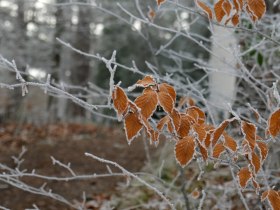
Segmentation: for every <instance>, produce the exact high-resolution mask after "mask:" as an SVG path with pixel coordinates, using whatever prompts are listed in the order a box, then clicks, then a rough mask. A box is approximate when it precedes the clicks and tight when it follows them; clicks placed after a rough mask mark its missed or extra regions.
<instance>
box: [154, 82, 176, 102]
mask: <svg viewBox="0 0 280 210" xmlns="http://www.w3.org/2000/svg"><path fill="white" fill-rule="evenodd" d="M158 90H159V92H165V93H168V94H169V95H170V97H171V98H172V100H173V103H174V104H175V102H176V91H175V89H174V88H173V87H172V86H171V85H169V84H167V83H162V84H160V85H158Z"/></svg>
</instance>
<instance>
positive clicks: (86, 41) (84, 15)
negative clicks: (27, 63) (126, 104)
mask: <svg viewBox="0 0 280 210" xmlns="http://www.w3.org/2000/svg"><path fill="white" fill-rule="evenodd" d="M90 11H91V10H90V8H89V7H87V6H80V7H79V11H78V24H77V28H76V35H75V41H74V47H76V48H78V49H79V50H81V51H82V52H85V53H88V52H89V51H90V21H91V18H90V17H91V13H90ZM89 78H90V60H89V58H88V57H86V56H84V55H81V54H78V53H75V52H73V55H72V66H71V76H70V79H71V82H72V84H73V85H77V86H86V85H87V83H88V81H89ZM76 93H81V94H84V93H83V92H81V91H80V92H76ZM69 108H70V114H71V115H72V116H73V117H84V116H85V109H84V108H82V107H79V106H77V105H76V104H71V105H70V107H69Z"/></svg>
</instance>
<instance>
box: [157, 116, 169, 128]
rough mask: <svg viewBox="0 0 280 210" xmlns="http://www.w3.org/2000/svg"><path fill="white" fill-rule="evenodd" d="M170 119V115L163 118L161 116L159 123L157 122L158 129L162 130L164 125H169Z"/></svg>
mask: <svg viewBox="0 0 280 210" xmlns="http://www.w3.org/2000/svg"><path fill="white" fill-rule="evenodd" d="M169 121H170V118H169V116H168V115H166V116H164V117H163V118H161V119H160V120H159V121H158V124H157V129H158V130H159V131H162V130H163V128H164V126H165V125H167V123H168V122H169Z"/></svg>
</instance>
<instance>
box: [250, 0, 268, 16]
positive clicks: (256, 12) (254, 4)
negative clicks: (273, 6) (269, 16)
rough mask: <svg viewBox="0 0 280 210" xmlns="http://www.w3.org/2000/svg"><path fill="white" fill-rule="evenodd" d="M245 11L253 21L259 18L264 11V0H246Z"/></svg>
mask: <svg viewBox="0 0 280 210" xmlns="http://www.w3.org/2000/svg"><path fill="white" fill-rule="evenodd" d="M246 2H247V7H246V9H247V12H248V13H249V14H250V17H251V19H252V20H253V21H256V20H259V19H261V18H262V17H263V15H264V14H265V11H266V4H265V1H264V0H247V1H246Z"/></svg>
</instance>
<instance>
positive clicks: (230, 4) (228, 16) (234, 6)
mask: <svg viewBox="0 0 280 210" xmlns="http://www.w3.org/2000/svg"><path fill="white" fill-rule="evenodd" d="M196 4H197V6H198V7H199V8H201V9H202V10H203V11H204V12H205V13H206V14H207V16H208V18H209V19H210V20H212V19H213V16H214V15H213V14H215V17H216V20H217V21H218V22H219V23H221V22H222V21H223V20H224V21H225V22H224V23H225V25H226V24H227V23H229V22H230V21H231V23H232V24H233V25H234V26H236V25H238V24H239V22H240V15H241V13H242V12H245V13H247V14H248V15H249V17H250V18H251V20H252V21H254V22H256V21H257V20H260V19H261V18H262V17H263V15H264V14H265V11H266V4H265V1H264V0H219V1H218V2H217V3H215V4H214V11H213V10H212V9H211V8H210V7H209V6H208V5H207V4H205V3H204V2H202V1H200V0H196Z"/></svg>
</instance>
